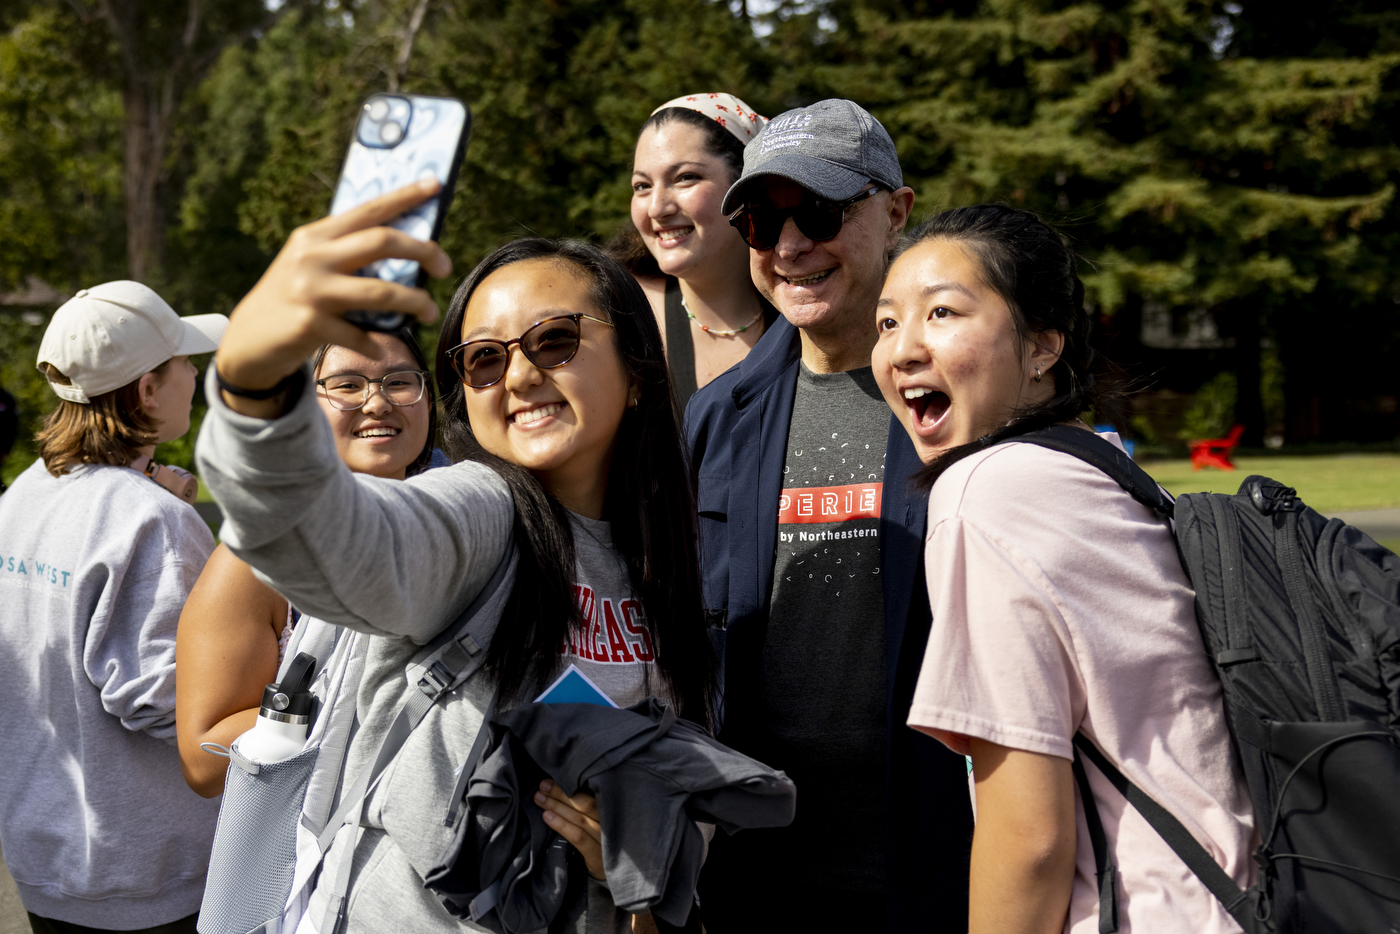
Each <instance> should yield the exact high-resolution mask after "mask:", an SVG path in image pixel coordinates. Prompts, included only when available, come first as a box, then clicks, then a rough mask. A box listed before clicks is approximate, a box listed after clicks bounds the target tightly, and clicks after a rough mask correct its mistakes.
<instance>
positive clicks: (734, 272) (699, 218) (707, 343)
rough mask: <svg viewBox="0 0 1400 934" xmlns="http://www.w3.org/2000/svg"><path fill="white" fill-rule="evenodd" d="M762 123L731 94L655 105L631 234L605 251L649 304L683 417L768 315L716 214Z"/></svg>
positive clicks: (742, 255)
mask: <svg viewBox="0 0 1400 934" xmlns="http://www.w3.org/2000/svg"><path fill="white" fill-rule="evenodd" d="M767 122H768V120H767V118H765V117H760V116H759V115H758V114H756V113H754V112H753V110H752V108H750V107H749V106H748V105H747V104H745V103H744V102H743V101H741V100H739V98H737V97H735V96H734V95H732V94H723V93H718V92H705V93H700V94H688V95H685V96H683V97H678V98H676V99H675V100H672V101H667V102H666V103H664V104H662V105H661V106H660V107H658V108H656V110H654V111H652V114H651V116H650V117H648V118H647V121H646V123H644V124H642V129H641V132H640V133H639V134H638V135H637V147H636V153H635V156H634V160H633V164H632V225H633V226H632V229H631V230H628V231H626V232H624V234H623V235H622V236H620V237H619V238H618V240H617V241H616V242H615V243H614V250H615V252H616V254H617V255H618V256H619V258H620V259H622V260H623V262H624V263H625V264H626V265H627V266H628V267H629V268H630V269H631V270H632V272H633V274H634V275H636V276H637V281H638V282H640V283H641V284H642V287H643V289H645V290H646V293H647V298H648V299H649V300H650V301H651V305H652V309H653V311H655V313H656V323H657V324H658V325H659V326H660V328H661V334H662V338H663V339H664V341H665V344H666V358H667V362H668V363H669V364H670V366H671V373H672V378H673V380H674V382H675V386H676V397H677V399H678V400H679V401H680V404H681V408H682V410H684V408H685V404H686V402H687V401H688V400H689V399H690V397H691V395H693V394H694V393H695V390H696V389H698V388H699V387H701V386H704V385H705V384H706V383H708V382H709V381H710V380H712V379H714V378H715V377H716V376H718V375H719V374H721V373H723V372H724V371H725V370H727V369H729V368H730V367H731V366H733V365H734V364H736V363H738V362H739V361H740V360H742V359H744V357H745V356H746V355H747V354H748V352H749V350H750V349H751V348H752V347H753V345H754V344H755V343H757V342H758V339H759V338H760V337H762V336H763V332H764V330H765V329H766V327H767V325H768V324H769V323H770V322H772V321H773V319H774V318H775V317H776V315H777V312H776V311H775V310H774V309H773V306H772V305H770V304H769V303H768V302H767V301H765V300H764V298H763V296H761V295H759V293H758V290H757V289H755V288H754V286H753V280H752V278H751V277H750V275H749V248H748V247H747V246H746V245H745V244H744V241H743V240H742V239H740V237H739V234H738V232H737V231H735V230H734V228H733V227H731V226H730V225H729V220H728V218H726V217H725V216H724V215H723V214H722V213H720V204H721V203H722V202H723V201H724V193H725V192H726V191H728V190H729V186H731V185H733V184H734V181H735V180H736V179H737V178H738V177H739V175H740V173H742V172H743V170H744V147H745V146H746V145H747V144H748V142H749V140H751V139H753V138H754V136H756V135H757V134H758V131H759V130H761V129H763V125H764V124H765V123H767Z"/></svg>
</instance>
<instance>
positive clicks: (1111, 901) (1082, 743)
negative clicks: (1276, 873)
mask: <svg viewBox="0 0 1400 934" xmlns="http://www.w3.org/2000/svg"><path fill="white" fill-rule="evenodd" d="M1074 751H1075V766H1076V774H1075V778H1076V779H1079V777H1080V776H1081V775H1083V774H1084V767H1083V764H1082V763H1081V762H1080V761H1079V754H1080V753H1083V754H1084V756H1085V758H1087V759H1088V760H1089V761H1090V762H1092V763H1094V765H1095V766H1097V767H1098V770H1099V771H1100V772H1102V773H1103V775H1104V777H1105V778H1107V779H1108V781H1109V784H1111V785H1112V786H1113V787H1114V788H1117V789H1118V791H1119V792H1120V793H1121V794H1122V795H1123V797H1125V798H1127V799H1128V803H1129V804H1131V805H1132V806H1133V807H1134V808H1135V809H1136V810H1137V812H1138V813H1139V814H1141V815H1142V816H1143V818H1144V819H1145V820H1146V821H1147V823H1148V825H1150V826H1151V827H1152V829H1153V830H1155V831H1157V833H1158V835H1159V836H1161V838H1162V839H1163V840H1165V841H1166V843H1167V846H1169V847H1171V848H1172V852H1173V853H1175V854H1176V855H1177V856H1179V857H1181V861H1182V862H1184V863H1185V864H1186V867H1187V868H1188V869H1190V870H1191V872H1193V873H1194V874H1195V875H1196V878H1198V879H1200V880H1201V882H1202V883H1204V885H1205V887H1206V888H1207V889H1209V890H1210V893H1211V894H1212V895H1214V896H1215V897H1216V898H1217V899H1219V901H1220V904H1221V905H1223V906H1225V910H1226V911H1227V912H1229V914H1230V917H1232V918H1234V919H1235V920H1236V921H1237V922H1239V925H1240V927H1242V928H1244V929H1245V931H1247V932H1255V931H1257V930H1258V922H1257V921H1256V919H1255V902H1256V901H1257V899H1258V892H1257V890H1256V889H1249V890H1245V889H1241V888H1240V887H1239V886H1238V885H1236V884H1235V880H1234V879H1231V878H1230V876H1229V874H1228V873H1226V872H1225V870H1224V869H1221V868H1220V864H1219V863H1217V862H1216V861H1215V859H1214V857H1212V856H1211V855H1210V853H1208V852H1207V851H1206V848H1205V847H1203V846H1201V844H1200V843H1199V842H1198V841H1197V840H1196V838H1195V837H1193V836H1191V831H1189V830H1187V829H1186V827H1185V826H1184V825H1183V824H1182V823H1181V821H1179V820H1177V819H1176V817H1174V816H1173V815H1172V813H1171V812H1170V811H1168V810H1167V809H1166V808H1164V807H1162V806H1161V805H1160V804H1158V803H1157V802H1156V801H1154V800H1152V798H1151V797H1149V796H1148V794H1147V792H1145V791H1143V790H1142V789H1141V788H1139V787H1138V786H1137V785H1134V784H1133V783H1132V782H1131V781H1130V780H1129V779H1128V777H1127V776H1126V775H1124V774H1123V773H1122V772H1120V771H1119V770H1118V767H1117V766H1115V765H1114V764H1113V763H1112V762H1110V761H1108V757H1106V756H1105V755H1104V754H1103V753H1101V752H1099V750H1098V747H1097V746H1095V745H1094V744H1093V743H1091V742H1090V741H1089V739H1088V737H1086V736H1085V735H1084V734H1083V733H1076V734H1075V735H1074ZM1079 788H1080V795H1081V797H1083V799H1084V815H1085V818H1086V819H1087V820H1088V822H1089V827H1090V836H1091V837H1093V838H1094V840H1093V843H1094V861H1095V863H1096V864H1098V866H1099V867H1100V872H1101V873H1102V872H1103V866H1104V865H1105V864H1106V865H1107V866H1108V868H1109V871H1110V873H1111V872H1112V869H1113V863H1112V858H1111V857H1110V856H1109V855H1108V852H1107V841H1106V840H1104V841H1103V842H1102V845H1103V850H1102V851H1100V849H1099V847H1100V845H1101V844H1100V838H1099V836H1098V835H1096V834H1094V833H1093V827H1094V825H1095V824H1098V825H1099V828H1100V832H1102V827H1103V824H1102V822H1101V821H1100V820H1099V815H1098V805H1097V804H1095V803H1094V796H1093V793H1092V792H1091V791H1090V790H1089V781H1088V777H1087V776H1085V777H1084V778H1083V780H1082V781H1081V782H1080V785H1079ZM1091 812H1092V814H1093V817H1092V818H1090V817H1089V815H1090V813H1091ZM1099 886H1100V888H1099V931H1100V932H1101V934H1108V932H1110V931H1116V930H1117V929H1118V925H1117V907H1116V900H1117V893H1116V892H1112V893H1105V891H1104V877H1103V876H1102V875H1101V876H1100V879H1099ZM1109 918H1111V919H1112V924H1113V926H1112V927H1105V924H1106V923H1107V921H1108V919H1109Z"/></svg>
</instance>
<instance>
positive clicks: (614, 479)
mask: <svg viewBox="0 0 1400 934" xmlns="http://www.w3.org/2000/svg"><path fill="white" fill-rule="evenodd" d="M526 260H549V261H553V262H557V263H559V264H561V265H563V266H566V267H568V268H570V269H573V270H575V271H577V272H578V273H579V275H581V276H582V277H583V278H584V279H586V280H587V281H588V283H589V297H590V299H591V300H592V304H593V306H594V309H595V311H596V313H597V314H598V316H599V317H601V318H604V319H606V320H608V321H609V322H610V323H611V324H612V325H613V326H612V328H609V329H607V331H608V332H609V333H610V334H611V335H612V337H611V339H612V340H613V341H615V346H616V348H617V352H618V356H619V357H620V358H621V362H622V366H623V370H624V371H625V372H626V374H627V377H628V381H629V382H630V383H631V384H633V385H635V386H637V387H638V388H639V390H640V391H639V397H638V400H637V404H636V406H634V407H632V408H629V409H627V410H626V414H625V415H624V416H623V418H622V424H621V425H620V427H619V428H618V432H617V438H616V440H615V442H614V448H613V456H612V465H611V468H610V470H609V473H608V485H607V493H606V502H605V506H604V508H605V515H606V518H607V519H608V520H609V522H610V523H611V525H612V538H613V543H614V545H615V546H616V548H617V550H618V551H619V552H621V554H622V556H623V558H624V559H625V560H626V562H627V571H628V576H629V578H630V581H631V585H632V590H633V592H634V593H635V594H636V595H637V597H638V598H640V600H641V603H642V607H643V610H644V613H645V618H646V625H647V628H648V630H649V632H650V635H651V639H652V644H653V646H654V647H655V649H656V665H657V668H658V670H659V671H660V673H661V676H662V678H664V679H665V681H666V685H667V687H669V688H670V690H671V694H672V696H673V697H674V698H675V699H676V702H677V705H678V712H679V713H680V715H681V716H683V717H686V718H687V719H690V720H693V721H695V722H697V723H701V724H705V725H709V724H710V722H711V706H712V703H713V698H714V692H715V663H714V653H713V650H712V648H711V645H710V641H709V638H708V636H707V634H706V630H705V622H704V615H703V612H702V610H701V602H700V572H699V561H698V557H697V554H696V543H695V528H696V517H695V499H694V495H693V492H692V489H691V486H690V480H689V478H690V471H689V469H688V467H687V464H686V458H685V454H684V450H683V448H682V442H681V432H680V418H679V417H678V414H677V409H676V402H675V398H674V395H673V393H672V389H671V378H670V372H669V370H668V369H667V367H666V355H665V353H664V351H663V349H662V343H661V332H660V330H659V329H658V328H657V325H656V318H655V316H654V315H653V314H652V311H651V305H650V304H649V303H648V302H647V299H646V295H645V294H644V293H643V292H642V288H641V286H639V285H638V284H637V281H636V280H635V279H633V278H632V276H631V275H630V274H629V273H628V272H627V270H626V269H624V268H623V267H622V266H621V265H620V264H618V263H617V262H616V261H615V260H612V259H610V258H609V257H608V256H607V255H606V254H605V253H604V252H603V251H602V250H601V249H599V248H598V247H596V246H593V245H592V244H590V243H584V242H581V241H578V240H546V239H543V238H529V239H524V240H516V241H515V242H513V243H508V244H506V245H505V246H503V247H501V248H500V249H498V250H496V251H495V252H494V253H492V254H491V255H490V256H488V257H486V258H485V259H484V260H482V261H481V263H480V264H479V265H478V266H477V267H476V268H475V269H473V270H472V271H471V273H470V274H469V275H468V276H467V278H466V279H465V280H464V281H463V282H462V285H461V287H459V288H458V289H457V294H456V295H455V296H453V298H452V304H451V305H450V306H449V308H448V311H447V315H446V317H445V318H444V319H443V324H442V337H441V339H440V340H439V341H438V352H437V378H438V387H439V390H440V391H441V393H442V403H443V423H442V435H443V441H444V444H445V446H446V448H447V453H448V455H449V456H450V457H451V458H452V460H453V462H457V461H462V460H472V461H477V462H480V463H483V464H485V465H487V466H488V467H490V468H492V469H493V470H495V471H496V473H498V474H500V476H501V477H502V478H504V479H505V481H506V484H507V485H508V486H509V487H510V490H511V494H512V496H513V498H514V500H515V546H516V548H517V549H518V550H519V555H520V559H519V564H518V566H517V568H516V572H515V586H514V589H513V590H512V591H511V595H510V601H509V603H508V604H507V606H506V610H505V614H504V616H503V617H502V619H503V620H505V621H509V624H507V623H506V622H503V623H502V625H501V626H500V627H499V628H498V629H497V630H496V633H495V635H494V636H493V637H492V639H491V647H490V649H489V650H488V652H487V660H486V667H487V670H488V671H489V672H490V673H491V675H492V676H493V677H494V678H495V681H496V684H497V686H498V687H499V689H500V691H501V694H502V696H505V697H520V696H533V695H534V694H535V693H538V691H539V690H541V689H543V688H544V687H545V686H547V684H548V680H549V678H550V677H551V676H552V675H553V674H554V672H555V668H556V666H557V665H558V658H559V651H560V648H561V647H562V646H564V645H565V644H566V643H567V642H568V639H569V635H570V633H571V631H572V630H573V628H574V627H577V626H581V625H582V624H583V620H582V618H581V616H580V614H579V609H578V605H577V603H576V601H575V597H574V589H573V588H574V579H575V574H576V570H575V567H576V565H575V552H574V539H573V531H572V527H571V525H570V521H569V514H568V510H566V509H565V508H564V506H563V504H562V503H560V502H559V500H557V499H556V498H555V497H553V496H552V495H550V494H549V493H548V492H547V491H546V490H545V488H544V486H543V485H542V484H541V483H540V481H539V480H538V479H537V478H536V477H535V476H534V475H533V474H531V473H530V472H529V471H528V470H526V469H525V468H524V467H521V466H520V465H518V464H515V463H511V462H510V461H506V460H503V459H502V458H499V457H496V456H495V455H493V454H490V453H488V452H487V451H486V450H485V449H483V448H482V447H481V445H480V444H479V443H478V442H477V440H476V437H475V436H474V435H473V434H472V430H471V423H470V422H469V420H468V418H467V405H466V395H465V392H466V391H465V389H464V387H463V385H462V383H461V381H460V379H459V378H458V376H457V373H456V371H455V370H454V369H453V368H452V364H451V362H450V360H449V359H448V356H447V353H446V351H447V350H448V349H449V348H451V347H452V346H453V345H454V344H456V343H457V342H458V341H459V340H460V339H461V333H462V321H463V318H464V317H465V315H466V308H467V304H468V302H469V301H470V300H471V297H472V295H473V293H475V291H476V289H477V287H478V286H479V285H481V283H482V281H483V280H485V279H486V277H487V276H489V275H491V274H492V273H493V272H496V271H497V270H499V269H503V268H505V267H506V266H509V265H511V264H513V263H519V262H524V261H526Z"/></svg>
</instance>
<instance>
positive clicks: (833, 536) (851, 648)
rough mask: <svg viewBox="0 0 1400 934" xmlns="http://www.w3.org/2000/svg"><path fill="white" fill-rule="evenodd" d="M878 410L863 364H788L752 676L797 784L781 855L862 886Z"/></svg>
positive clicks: (870, 795)
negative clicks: (766, 584) (758, 664)
mask: <svg viewBox="0 0 1400 934" xmlns="http://www.w3.org/2000/svg"><path fill="white" fill-rule="evenodd" d="M889 421H890V412H889V408H888V407H887V406H886V405H885V401H884V399H883V398H882V397H881V395H880V390H879V388H878V387H877V386H876V384H875V378H874V376H873V375H872V373H871V370H870V368H869V367H866V368H864V369H860V370H852V371H849V372H846V373H830V374H816V373H813V372H812V371H810V370H808V369H807V368H806V367H805V366H803V367H802V368H801V372H800V373H799V375H798V378H797V395H796V398H795V399H794V400H793V411H792V422H791V425H790V426H789V428H788V438H787V453H786V459H785V466H784V468H783V492H782V497H781V498H780V500H779V503H778V546H777V552H776V554H775V556H774V559H775V560H774V567H773V593H772V603H771V609H770V610H769V614H768V632H767V639H766V642H765V644H764V650H763V676H762V681H761V685H762V686H761V689H760V691H761V695H760V704H761V706H760V710H761V716H762V718H763V721H764V725H765V726H766V727H767V730H768V732H769V733H770V734H771V735H772V737H773V738H774V740H775V744H774V750H773V753H772V760H771V763H770V764H772V765H774V766H776V767H778V768H782V769H785V770H786V771H787V772H788V774H789V775H790V776H791V777H792V779H793V780H794V781H795V782H796V783H797V789H798V808H797V820H796V821H795V822H794V824H793V826H792V832H791V835H790V836H789V838H788V840H789V842H790V844H791V852H790V853H787V854H783V857H782V858H783V859H785V860H791V861H792V865H793V867H794V868H799V867H800V871H801V873H802V875H803V876H804V877H806V879H805V881H808V882H810V883H811V884H813V885H814V886H823V885H825V886H830V887H833V888H839V889H843V890H846V891H862V892H869V893H872V894H873V893H876V892H879V891H880V890H881V889H882V886H883V876H884V790H885V732H886V724H885V718H886V711H885V684H886V678H885V606H884V595H883V592H882V590H881V583H880V539H879V525H880V500H881V495H882V492H883V489H884V474H885V440H886V437H887V434H888V431H889ZM785 849H786V847H785Z"/></svg>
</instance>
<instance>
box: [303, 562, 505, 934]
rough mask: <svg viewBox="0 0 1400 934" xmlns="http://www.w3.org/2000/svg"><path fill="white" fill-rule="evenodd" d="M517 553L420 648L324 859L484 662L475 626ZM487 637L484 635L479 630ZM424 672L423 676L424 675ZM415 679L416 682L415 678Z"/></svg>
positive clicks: (342, 892) (332, 824)
mask: <svg viewBox="0 0 1400 934" xmlns="http://www.w3.org/2000/svg"><path fill="white" fill-rule="evenodd" d="M514 555H515V543H514V539H513V538H511V539H508V540H507V541H506V547H505V551H504V553H503V554H502V556H501V560H500V562H499V563H498V564H497V565H496V570H495V571H494V572H493V573H492V575H491V578H490V580H488V581H487V582H486V586H485V587H483V588H481V591H480V592H479V593H478V594H477V595H476V597H475V599H473V600H472V602H471V605H469V606H468V607H467V608H466V609H465V610H463V611H462V615H461V616H459V617H457V619H456V621H454V622H453V623H452V624H451V625H450V626H447V627H446V628H444V629H443V631H442V633H440V634H439V635H438V636H437V637H436V638H435V639H433V640H432V641H431V642H429V643H428V644H427V645H425V646H424V647H423V648H422V649H420V650H419V651H418V652H417V653H416V654H415V655H414V656H413V660H412V661H410V662H409V664H408V669H407V670H406V671H405V674H406V676H407V677H408V680H409V683H410V684H414V685H415V687H416V688H417V690H415V691H410V692H409V694H408V698H407V699H406V700H405V701H404V702H403V705H402V706H401V707H400V708H399V712H398V715H397V716H395V717H394V721H393V723H391V724H390V725H389V729H388V731H387V732H386V733H385V734H384V739H383V741H382V742H381V743H380V746H379V751H378V752H377V753H376V754H375V755H374V757H373V758H372V759H370V764H369V765H367V766H365V767H364V768H363V769H361V770H360V774H359V775H357V776H356V777H355V781H354V783H353V784H351V785H350V786H349V788H348V790H347V791H346V793H345V794H344V796H342V798H341V801H340V806H339V807H337V808H336V809H335V813H334V814H332V815H331V816H330V819H329V820H327V821H326V826H325V827H324V828H323V829H322V830H321V833H320V835H319V836H318V838H317V841H316V842H317V846H318V847H319V848H320V851H321V856H322V858H324V857H325V855H326V852H327V851H328V850H329V849H330V848H331V846H332V845H333V844H334V843H335V840H336V837H337V836H339V835H340V834H341V833H342V831H344V832H345V833H346V834H347V835H348V836H349V838H350V839H352V840H353V839H354V835H355V834H356V833H358V832H359V826H360V818H361V815H362V813H363V810H364V802H365V798H366V797H367V796H368V795H369V793H370V791H371V789H373V788H374V786H375V785H376V784H377V783H378V782H379V779H380V777H381V776H383V774H384V770H385V769H387V768H388V766H389V763H390V762H392V761H393V760H394V757H395V756H397V755H398V753H399V750H400V749H402V748H403V745H404V743H405V742H407V741H408V737H409V735H410V734H411V733H412V732H413V731H414V730H415V729H417V728H418V725H419V724H420V723H422V722H423V718H424V717H426V716H427V715H428V711H429V710H431V709H432V708H433V705H434V704H436V703H437V702H438V700H439V699H440V698H442V697H443V696H445V695H447V694H450V693H451V692H452V690H453V689H454V688H456V687H457V685H458V684H460V683H461V682H462V681H463V680H465V679H466V678H467V677H468V676H469V675H470V674H471V672H472V671H475V670H476V668H477V667H479V666H474V667H473V666H471V662H472V660H473V657H474V656H476V655H479V654H480V653H481V651H482V647H481V645H480V644H479V643H478V642H477V641H476V639H475V638H474V637H473V636H472V633H471V630H472V629H475V628H479V627H476V626H474V625H473V624H474V623H475V622H477V619H476V617H477V616H478V615H479V613H480V611H481V609H482V608H483V607H484V606H485V605H486V604H487V602H489V601H490V600H491V598H492V597H494V596H495V595H496V593H497V591H499V590H500V589H501V585H502V584H503V583H504V582H505V579H506V577H507V576H508V572H509V569H510V566H511V563H512V562H511V559H512V558H513V557H514ZM479 634H481V635H482V636H483V638H486V635H485V634H484V633H479ZM420 672H421V674H419V673H420ZM415 677H416V682H415ZM495 703H496V701H495V697H494V696H493V697H492V699H491V703H490V707H489V708H488V713H487V716H488V717H489V716H490V710H492V709H494V707H495ZM485 729H486V724H485V723H483V724H482V731H483V732H484V731H485ZM353 863H354V860H353V859H352V858H350V857H349V856H347V857H346V858H345V859H344V860H342V861H341V865H340V871H339V872H338V873H336V878H335V879H333V880H330V897H329V898H328V900H327V905H326V914H325V918H324V921H323V922H322V926H321V927H320V930H321V931H323V932H325V934H338V932H339V931H340V929H341V927H340V926H341V923H342V922H343V921H344V909H345V897H346V895H347V893H348V892H349V889H350V869H351V866H352V864H353Z"/></svg>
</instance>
